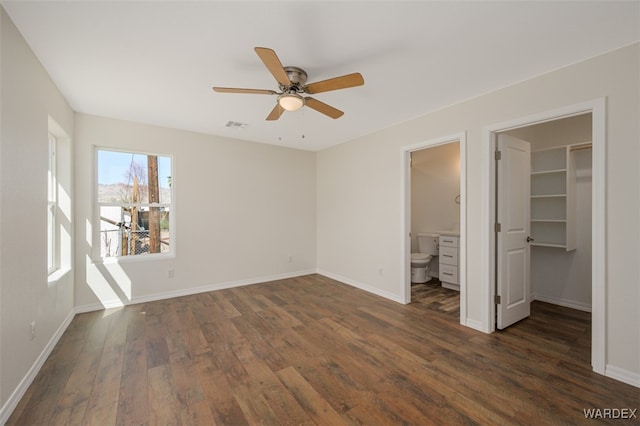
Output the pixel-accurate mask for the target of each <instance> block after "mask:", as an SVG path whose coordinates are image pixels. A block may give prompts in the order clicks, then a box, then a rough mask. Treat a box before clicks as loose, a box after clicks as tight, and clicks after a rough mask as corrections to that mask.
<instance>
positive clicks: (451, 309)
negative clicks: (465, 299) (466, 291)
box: [411, 278, 460, 321]
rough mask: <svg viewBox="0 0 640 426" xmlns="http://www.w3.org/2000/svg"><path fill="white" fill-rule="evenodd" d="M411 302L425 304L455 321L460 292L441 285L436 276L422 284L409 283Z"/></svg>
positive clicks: (458, 314) (457, 313) (457, 315)
mask: <svg viewBox="0 0 640 426" xmlns="http://www.w3.org/2000/svg"><path fill="white" fill-rule="evenodd" d="M411 303H417V304H420V305H423V306H426V307H427V308H429V309H431V310H433V311H435V312H439V313H442V314H444V315H446V316H447V317H451V318H453V319H455V320H456V321H457V320H459V319H460V292H458V291H455V290H450V289H448V288H444V287H442V286H441V285H440V280H438V279H437V278H431V280H430V281H427V282H426V283H422V284H416V283H411Z"/></svg>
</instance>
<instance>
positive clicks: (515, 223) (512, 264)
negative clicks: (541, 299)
mask: <svg viewBox="0 0 640 426" xmlns="http://www.w3.org/2000/svg"><path fill="white" fill-rule="evenodd" d="M497 147H498V150H499V151H500V155H499V157H497V158H499V160H497V168H496V172H497V176H496V179H497V211H496V217H497V223H499V224H500V225H499V229H498V230H497V231H498V232H497V233H496V235H497V237H496V240H497V241H496V247H497V257H496V258H497V265H496V276H497V285H496V287H497V288H496V294H497V296H498V297H497V298H496V304H497V306H496V312H497V323H496V326H497V328H498V329H503V328H505V327H508V326H509V325H511V324H513V323H515V322H517V321H520V320H521V319H524V318H526V317H528V316H529V314H530V300H529V298H530V290H529V286H530V265H529V263H530V255H529V254H530V249H529V241H528V240H529V228H530V222H529V216H530V202H531V200H530V198H529V196H530V192H531V187H530V180H531V176H530V171H531V147H530V144H529V142H526V141H523V140H521V139H517V138H515V137H513V136H509V135H506V134H498V144H497Z"/></svg>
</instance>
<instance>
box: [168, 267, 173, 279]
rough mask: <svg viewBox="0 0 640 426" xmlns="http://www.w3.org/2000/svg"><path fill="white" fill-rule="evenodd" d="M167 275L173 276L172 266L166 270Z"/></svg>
mask: <svg viewBox="0 0 640 426" xmlns="http://www.w3.org/2000/svg"><path fill="white" fill-rule="evenodd" d="M167 277H168V278H173V268H170V269H169V270H168V271H167Z"/></svg>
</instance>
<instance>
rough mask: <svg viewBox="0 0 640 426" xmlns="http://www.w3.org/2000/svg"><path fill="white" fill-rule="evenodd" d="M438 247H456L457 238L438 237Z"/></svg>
mask: <svg viewBox="0 0 640 426" xmlns="http://www.w3.org/2000/svg"><path fill="white" fill-rule="evenodd" d="M440 247H458V237H443V236H441V237H440Z"/></svg>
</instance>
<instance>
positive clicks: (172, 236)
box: [92, 145, 176, 264]
mask: <svg viewBox="0 0 640 426" xmlns="http://www.w3.org/2000/svg"><path fill="white" fill-rule="evenodd" d="M100 151H109V152H119V153H125V154H134V155H144V156H149V155H153V156H158V157H167V158H169V159H170V160H171V171H170V173H171V186H170V189H171V203H125V202H123V203H114V202H102V203H101V202H99V200H98V197H99V181H98V180H99V173H100V170H99V152H100ZM93 158H94V167H93V172H94V178H93V207H92V208H93V211H94V213H93V217H94V224H95V225H94V226H92V228H93V232H92V241H93V244H92V246H93V251H92V257H93V262H94V263H97V264H109V263H127V262H140V261H145V260H158V259H170V258H175V251H176V244H175V241H176V233H175V226H176V225H175V224H176V220H175V211H176V207H175V177H174V174H175V173H174V171H175V159H174V156H173V155H172V154H166V153H161V152H159V151H156V152H149V151H139V150H134V149H123V148H114V147H109V146H98V145H94V156H93ZM124 205H137V206H139V207H168V208H169V211H170V212H171V214H170V215H169V241H170V243H169V251H168V252H165V253H148V254H144V255H127V256H122V255H116V256H107V257H103V256H102V255H101V252H100V251H101V241H100V238H101V224H100V221H101V219H100V207H102V206H124Z"/></svg>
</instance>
